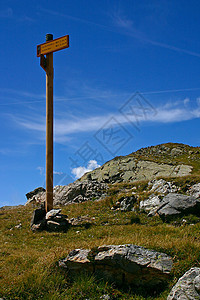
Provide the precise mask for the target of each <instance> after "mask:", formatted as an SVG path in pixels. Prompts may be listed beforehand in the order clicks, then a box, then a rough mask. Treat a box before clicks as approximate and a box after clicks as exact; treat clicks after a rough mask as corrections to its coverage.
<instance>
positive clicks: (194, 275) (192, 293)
mask: <svg viewBox="0 0 200 300" xmlns="http://www.w3.org/2000/svg"><path fill="white" fill-rule="evenodd" d="M194 299H200V268H191V269H190V270H189V271H187V272H186V273H185V274H184V275H183V276H182V277H181V278H180V279H179V280H178V282H177V283H176V284H175V286H174V287H173V288H172V290H171V292H170V294H169V296H168V297H167V300H194Z"/></svg>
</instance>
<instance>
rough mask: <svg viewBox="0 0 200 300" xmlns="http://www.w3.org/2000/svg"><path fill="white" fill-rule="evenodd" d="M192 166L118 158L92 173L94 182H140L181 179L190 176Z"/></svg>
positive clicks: (127, 157) (83, 178)
mask: <svg viewBox="0 0 200 300" xmlns="http://www.w3.org/2000/svg"><path fill="white" fill-rule="evenodd" d="M191 171H192V166H189V165H183V164H182V165H175V166H174V165H169V164H166V163H156V162H152V161H145V160H140V161H138V160H137V159H136V158H135V157H134V156H133V157H131V156H125V157H117V158H115V159H113V160H111V161H109V162H107V163H105V164H104V165H103V166H102V167H100V168H97V169H95V170H94V171H92V172H90V173H89V174H90V176H91V179H92V180H95V181H98V182H106V183H116V182H127V181H128V182H135V181H139V180H152V179H155V178H157V177H179V176H186V175H189V174H190V173H191ZM87 176H88V173H87V174H85V175H83V176H82V178H81V181H82V180H83V181H84V180H86V179H87Z"/></svg>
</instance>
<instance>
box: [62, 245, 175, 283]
mask: <svg viewBox="0 0 200 300" xmlns="http://www.w3.org/2000/svg"><path fill="white" fill-rule="evenodd" d="M59 265H60V267H64V268H67V270H68V271H70V272H73V273H75V274H79V273H80V272H81V271H87V272H94V273H95V274H96V275H97V276H98V277H100V278H103V279H105V280H109V281H111V282H115V283H117V284H119V285H135V286H141V285H146V284H148V286H155V285H159V284H162V283H164V282H165V281H166V280H167V279H168V278H169V274H170V271H171V269H172V259H171V257H169V256H168V255H166V254H164V253H159V252H156V251H154V250H148V249H145V248H143V247H140V246H136V245H132V244H127V245H108V246H100V247H97V248H94V249H92V250H90V249H75V250H73V251H71V252H70V253H69V255H68V256H67V258H65V259H64V260H61V261H60V262H59Z"/></svg>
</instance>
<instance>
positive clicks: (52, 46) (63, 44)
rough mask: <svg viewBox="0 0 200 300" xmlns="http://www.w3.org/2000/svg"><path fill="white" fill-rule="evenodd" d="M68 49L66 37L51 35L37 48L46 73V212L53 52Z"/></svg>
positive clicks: (50, 205)
mask: <svg viewBox="0 0 200 300" xmlns="http://www.w3.org/2000/svg"><path fill="white" fill-rule="evenodd" d="M68 47H69V36H68V35H65V36H63V37H61V38H58V39H55V40H53V35H52V34H47V35H46V43H43V44H40V45H38V46H37V57H40V65H41V67H42V68H43V69H44V70H45V72H46V202H45V209H46V212H48V211H49V210H51V209H52V208H53V52H55V51H58V50H62V49H65V48H68ZM45 55H46V57H45Z"/></svg>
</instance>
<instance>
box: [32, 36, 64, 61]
mask: <svg viewBox="0 0 200 300" xmlns="http://www.w3.org/2000/svg"><path fill="white" fill-rule="evenodd" d="M68 47H69V35H65V36H63V37H61V38H58V39H55V40H52V41H49V42H46V43H44V44H40V45H38V46H37V57H40V56H41V55H45V54H48V53H51V52H55V51H58V50H62V49H65V48H68Z"/></svg>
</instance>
